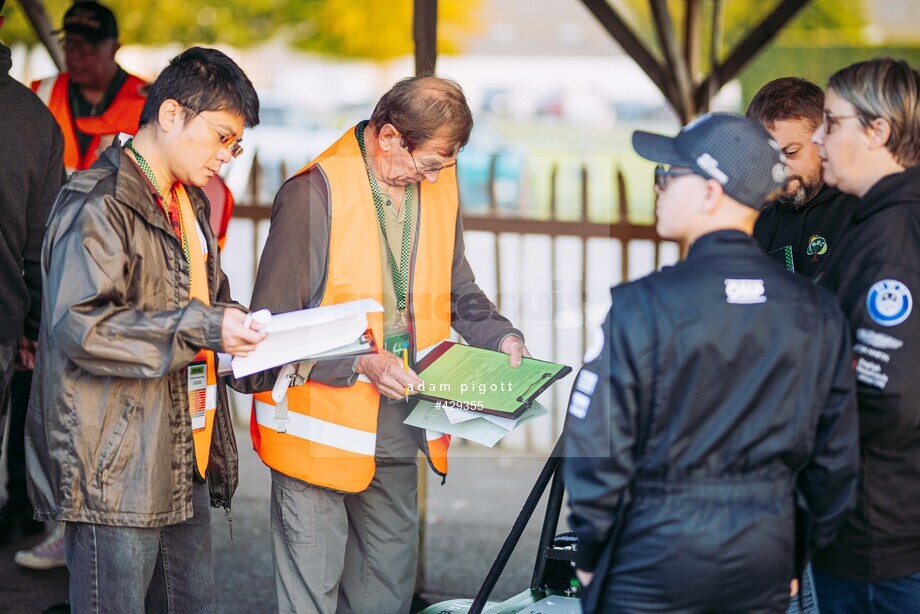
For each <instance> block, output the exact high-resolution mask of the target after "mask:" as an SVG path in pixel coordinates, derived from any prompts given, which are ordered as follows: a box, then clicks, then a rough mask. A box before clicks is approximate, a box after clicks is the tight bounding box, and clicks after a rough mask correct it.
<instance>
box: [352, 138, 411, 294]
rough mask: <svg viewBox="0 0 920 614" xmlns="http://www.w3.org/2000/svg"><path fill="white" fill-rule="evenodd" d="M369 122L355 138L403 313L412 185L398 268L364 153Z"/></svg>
mask: <svg viewBox="0 0 920 614" xmlns="http://www.w3.org/2000/svg"><path fill="white" fill-rule="evenodd" d="M365 126H367V122H361V123H360V124H358V126H357V127H356V128H355V136H357V137H358V147H360V148H361V157H362V158H364V168H366V169H367V178H368V180H369V181H370V184H371V194H373V195H374V207H375V208H376V209H377V224H378V225H379V226H380V232H382V233H383V243H384V245H386V246H387V255H388V256H389V257H390V272H391V274H392V275H393V288H394V289H395V290H396V308H397V309H399V310H400V311H402V310H403V309H405V308H406V301H407V299H408V296H409V287H408V282H409V243H410V242H411V234H412V212H411V208H412V184H411V183H410V184H409V185H407V186H406V188H405V193H404V194H405V195H404V197H403V212H404V218H403V237H402V252H401V253H400V258H399V267H398V268H397V266H396V258H395V257H394V256H393V250H392V249H390V242H389V241H388V240H387V238H386V237H387V222H386V217H385V216H384V213H383V207H384V204H383V196H382V195H381V194H380V186H379V185H378V184H377V178H376V177H374V174H373V173H372V172H371V169H370V167H369V166H368V165H367V153H366V152H365V151H364V127H365Z"/></svg>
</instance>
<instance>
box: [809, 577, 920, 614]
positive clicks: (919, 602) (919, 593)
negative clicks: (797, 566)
mask: <svg viewBox="0 0 920 614" xmlns="http://www.w3.org/2000/svg"><path fill="white" fill-rule="evenodd" d="M815 588H816V589H817V593H818V607H819V608H820V609H821V614H906V613H908V612H920V573H916V574H914V575H912V576H905V577H903V578H895V579H893V580H876V581H875V582H863V581H861V580H847V579H846V578H841V577H839V576H832V575H830V574H825V573H821V572H820V571H815Z"/></svg>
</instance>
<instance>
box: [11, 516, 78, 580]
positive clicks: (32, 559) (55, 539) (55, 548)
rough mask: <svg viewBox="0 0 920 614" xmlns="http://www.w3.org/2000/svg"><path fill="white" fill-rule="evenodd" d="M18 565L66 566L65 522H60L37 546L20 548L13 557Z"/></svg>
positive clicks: (39, 566) (37, 566) (31, 566)
mask: <svg viewBox="0 0 920 614" xmlns="http://www.w3.org/2000/svg"><path fill="white" fill-rule="evenodd" d="M13 560H14V561H16V564H17V565H22V566H23V567H28V568H29V569H55V568H56V567H64V566H65V565H66V564H67V563H66V562H65V561H64V523H63V522H62V523H59V524H58V525H57V526H56V527H54V530H53V531H51V533H49V534H48V536H47V537H45V539H44V540H42V542H41V543H40V544H38V545H37V546H35V547H33V548H30V549H28V550H20V551H19V552H17V553H16V556H15V557H14V558H13Z"/></svg>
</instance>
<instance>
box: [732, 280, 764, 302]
mask: <svg viewBox="0 0 920 614" xmlns="http://www.w3.org/2000/svg"><path fill="white" fill-rule="evenodd" d="M725 300H726V301H727V302H729V303H731V304H733V305H756V304H757V303H766V302H767V296H766V290H765V289H764V285H763V280H762V279H726V280H725Z"/></svg>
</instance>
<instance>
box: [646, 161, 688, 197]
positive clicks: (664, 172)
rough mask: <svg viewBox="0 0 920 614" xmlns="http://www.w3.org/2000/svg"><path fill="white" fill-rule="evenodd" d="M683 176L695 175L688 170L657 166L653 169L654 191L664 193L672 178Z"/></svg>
mask: <svg viewBox="0 0 920 614" xmlns="http://www.w3.org/2000/svg"><path fill="white" fill-rule="evenodd" d="M684 175H696V173H694V172H693V171H692V170H690V169H689V168H665V167H664V165H663V164H659V165H658V166H656V167H655V189H656V190H658V191H659V192H664V191H665V190H666V189H667V188H668V183H669V182H670V181H671V178H672V177H683V176H684Z"/></svg>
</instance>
